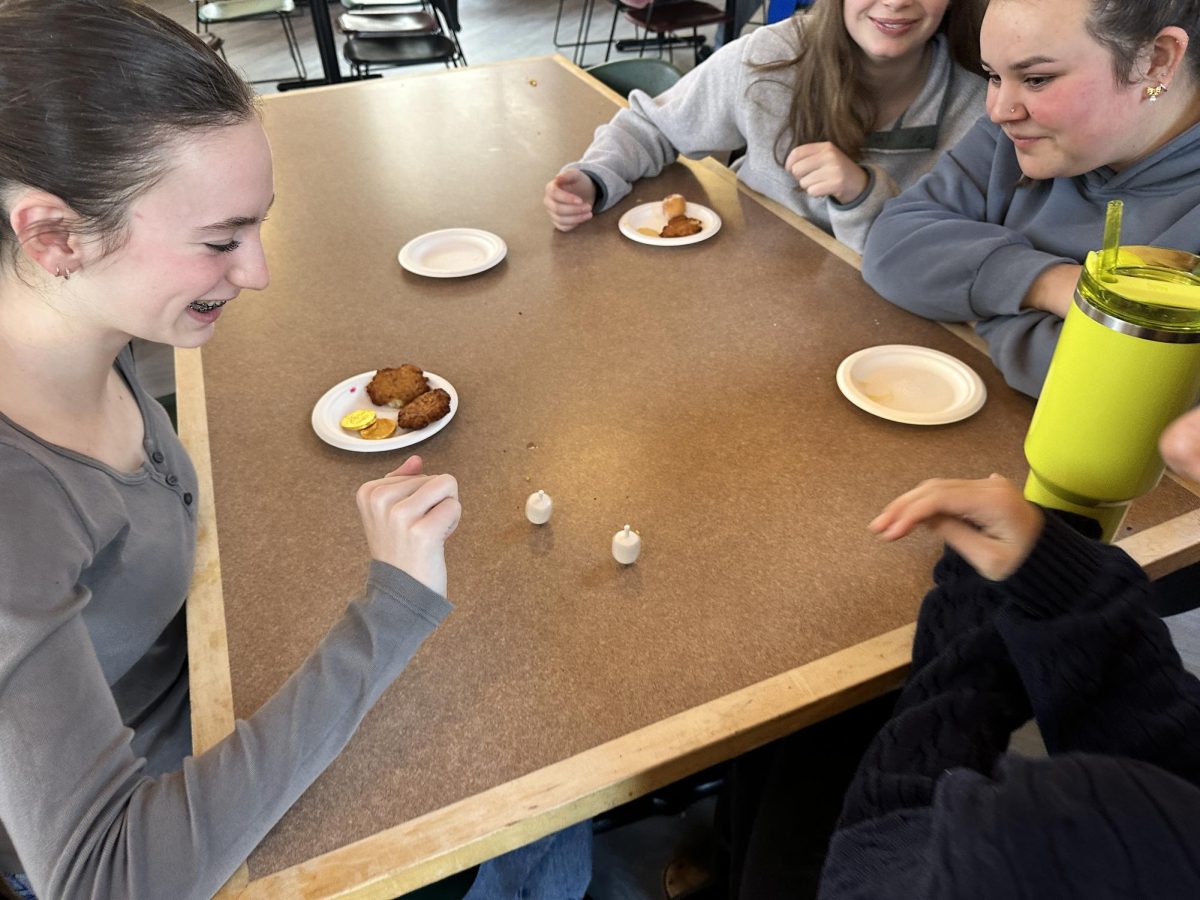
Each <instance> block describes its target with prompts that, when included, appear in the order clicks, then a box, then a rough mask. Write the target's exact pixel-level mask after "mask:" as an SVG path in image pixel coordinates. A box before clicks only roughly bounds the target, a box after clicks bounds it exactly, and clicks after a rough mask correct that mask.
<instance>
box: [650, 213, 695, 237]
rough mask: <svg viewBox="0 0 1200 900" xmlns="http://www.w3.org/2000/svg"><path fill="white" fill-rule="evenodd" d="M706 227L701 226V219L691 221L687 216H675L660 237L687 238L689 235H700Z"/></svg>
mask: <svg viewBox="0 0 1200 900" xmlns="http://www.w3.org/2000/svg"><path fill="white" fill-rule="evenodd" d="M703 228H704V226H703V225H701V224H700V220H699V219H691V218H688V217H687V216H675V217H674V218H673V219H671V220H670V221H668V222H667V224H666V227H665V228H663V230H662V231H661V232H660V233H659V235H658V236H659V237H666V238H671V237H687V236H688V235H689V234H699V233H700V232H701V231H702V230H703Z"/></svg>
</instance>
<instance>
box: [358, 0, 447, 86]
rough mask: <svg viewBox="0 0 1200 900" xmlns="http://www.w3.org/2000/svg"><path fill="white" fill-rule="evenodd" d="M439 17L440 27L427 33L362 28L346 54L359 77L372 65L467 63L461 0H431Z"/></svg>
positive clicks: (431, 4)
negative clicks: (460, 39) (379, 32)
mask: <svg viewBox="0 0 1200 900" xmlns="http://www.w3.org/2000/svg"><path fill="white" fill-rule="evenodd" d="M429 6H430V9H431V10H432V14H433V16H434V17H435V18H436V20H437V24H438V30H437V31H436V32H434V33H425V34H411V33H407V34H393V35H391V36H388V37H381V36H378V35H368V34H367V33H365V32H361V31H360V32H358V33H357V34H356V36H353V37H351V38H350V39H349V40H347V41H346V43H345V46H344V47H343V48H342V54H343V55H344V56H345V57H346V61H347V62H349V63H350V66H351V68H352V69H353V71H354V74H355V76H357V77H366V76H367V75H369V74H370V72H371V67H372V66H375V67H381V68H387V67H393V66H419V65H424V64H427V63H435V62H440V63H445V65H446V67H447V68H449V67H451V66H454V67H455V68H457V67H458V66H459V65H460V64H461V65H464V66H465V65H466V64H467V58H466V56H465V55H464V54H463V51H462V45H461V44H459V42H458V32H459V31H461V30H462V24H461V23H460V22H459V19H458V0H431V2H430V3H429Z"/></svg>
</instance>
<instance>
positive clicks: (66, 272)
mask: <svg viewBox="0 0 1200 900" xmlns="http://www.w3.org/2000/svg"><path fill="white" fill-rule="evenodd" d="M70 280H71V270H70V269H63V281H70Z"/></svg>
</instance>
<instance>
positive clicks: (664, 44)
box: [604, 0, 733, 63]
mask: <svg viewBox="0 0 1200 900" xmlns="http://www.w3.org/2000/svg"><path fill="white" fill-rule="evenodd" d="M614 4H615V8H614V9H613V20H612V29H611V30H610V31H609V35H608V50H607V51H606V52H605V54H604V59H605V61H606V62H607V61H608V57H609V55H610V54H611V52H612V48H613V44H614V38H615V36H616V33H617V19H618V18H619V17H620V15H621V14H622V13H624V15H625V18H626V19H628V20H629V21H630V22H632V23H633V24H634V26H635V27H637V28H639V29H640V30H641V31H643V32H644V33H645V35H646V37H645V38H639V39H637V40H633V41H616V42H615V43H616V48H617V50H620V51H625V50H631V49H637V51H638V56H641V55H642V54H643V53H645V50H646V47H647V46H654V47H656V48H657V49H658V55H659V56H662V51H663V50H664V49H665V50H666V51H667V57H668V59H671V60H674V58H675V56H674V49H675V47H677V46H688V47H691V48H692V49H693V52H694V53H695V54H696V62H697V63H699V62H700V61H701V54H700V48H701V47H703V46H704V45H705V38H704V36H703V35H702V34H700V31H699V29H701V28H703V27H705V26H707V25H724V24H725V23H726V22H730V21H732V19H733V15H732V13H730V12H729V11H728V10H727V9H720V8H718V7H716V6H713V5H711V4H709V3H704V2H702V0H657V2H655V0H651V2H650V3H647V4H645V5H644V6H631V5H629V4H628V3H624V2H622V0H614ZM688 30H690V31H691V34H690V35H683V36H680V32H686V31H688ZM651 34H653V35H654V36H655V37H654V39H653V40H651V39H649V36H650V35H651Z"/></svg>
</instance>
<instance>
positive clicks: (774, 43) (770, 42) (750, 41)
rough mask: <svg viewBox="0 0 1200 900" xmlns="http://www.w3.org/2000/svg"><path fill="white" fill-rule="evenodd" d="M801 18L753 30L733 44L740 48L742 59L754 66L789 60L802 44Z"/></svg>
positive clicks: (785, 20)
mask: <svg viewBox="0 0 1200 900" xmlns="http://www.w3.org/2000/svg"><path fill="white" fill-rule="evenodd" d="M802 18H803V17H797V16H793V17H792V18H790V19H784V20H783V21H782V22H776V23H774V24H773V25H763V26H761V27H759V28H756V29H754V30H753V31H752V32H750V33H749V34H747V35H745V36H744V37H740V38H738V39H737V40H736V41H735V42H734V44H740V45H741V47H742V59H744V60H745V61H746V62H747V63H749V64H750V65H754V66H762V65H770V64H771V63H777V62H781V61H783V60H786V59H791V58H792V57H794V56H795V55H796V54H797V53H798V52H799V51H800V47H801V46H802V45H803V43H804V25H803V22H802Z"/></svg>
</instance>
